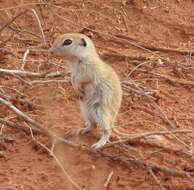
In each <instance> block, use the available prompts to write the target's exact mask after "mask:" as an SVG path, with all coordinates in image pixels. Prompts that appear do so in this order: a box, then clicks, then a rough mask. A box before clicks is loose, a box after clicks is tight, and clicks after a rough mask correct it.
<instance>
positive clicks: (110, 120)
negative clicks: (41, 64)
mask: <svg viewBox="0 0 194 190" xmlns="http://www.w3.org/2000/svg"><path fill="white" fill-rule="evenodd" d="M66 39H70V40H71V41H72V44H70V45H63V42H64V41H65V40H66ZM50 51H52V52H55V53H60V54H62V55H68V56H70V57H72V58H74V59H75V58H76V61H74V62H73V63H72V64H71V82H72V85H73V88H74V89H75V91H76V92H77V93H78V94H79V96H80V108H81V112H82V115H83V117H84V120H85V122H86V128H83V129H80V130H79V134H84V133H87V132H89V131H90V130H91V129H93V128H94V127H96V126H99V127H101V128H102V130H103V134H102V137H101V138H100V140H99V141H98V142H97V143H95V144H93V145H92V147H93V148H95V149H96V148H99V147H102V146H103V145H105V144H106V142H107V141H108V139H109V137H110V135H111V132H112V129H113V127H114V122H115V119H116V116H117V114H118V111H119V108H120V105H121V99H122V90H121V85H120V81H119V78H118V76H117V74H116V72H115V71H114V70H113V68H112V67H111V66H109V65H108V64H106V63H104V62H103V61H102V60H101V59H100V57H99V55H98V54H97V52H96V49H95V46H94V44H93V42H92V40H91V39H90V38H88V37H87V36H85V35H83V34H77V33H76V34H64V35H61V36H59V37H58V38H57V39H56V41H55V42H54V44H53V45H52V47H51V49H50Z"/></svg>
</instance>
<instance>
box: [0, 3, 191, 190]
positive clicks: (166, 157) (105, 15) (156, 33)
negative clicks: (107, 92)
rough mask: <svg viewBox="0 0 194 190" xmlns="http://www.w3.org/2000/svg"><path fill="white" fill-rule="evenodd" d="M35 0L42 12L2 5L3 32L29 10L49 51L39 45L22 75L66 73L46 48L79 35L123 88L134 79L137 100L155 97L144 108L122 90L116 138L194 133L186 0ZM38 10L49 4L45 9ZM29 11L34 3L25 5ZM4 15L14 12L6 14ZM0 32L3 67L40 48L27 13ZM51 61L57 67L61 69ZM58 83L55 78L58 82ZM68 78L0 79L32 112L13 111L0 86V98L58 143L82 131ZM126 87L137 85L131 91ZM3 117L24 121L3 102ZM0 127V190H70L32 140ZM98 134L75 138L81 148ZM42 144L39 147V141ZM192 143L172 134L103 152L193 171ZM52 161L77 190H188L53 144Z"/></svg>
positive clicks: (175, 180) (183, 183) (15, 65)
mask: <svg viewBox="0 0 194 190" xmlns="http://www.w3.org/2000/svg"><path fill="white" fill-rule="evenodd" d="M33 2H34V3H37V2H39V3H40V4H39V5H35V4H33V3H32V1H25V0H21V1H19V0H18V1H16V0H13V1H9V0H1V1H0V18H1V21H0V28H1V27H2V26H3V25H4V24H5V23H8V21H9V20H11V18H12V17H14V16H16V15H17V14H19V13H20V12H22V11H24V10H26V9H30V8H33V9H34V10H36V13H37V14H38V16H39V18H40V21H41V24H42V28H43V31H44V34H45V36H46V39H47V42H48V45H47V46H45V47H41V50H40V48H38V47H37V48H36V49H35V50H33V51H30V53H29V54H28V57H27V64H26V67H25V70H26V71H34V72H43V71H56V70H58V71H62V70H63V69H62V68H61V67H66V61H65V60H64V59H61V58H60V57H55V56H51V55H49V54H48V53H47V52H46V51H45V50H47V49H48V47H49V46H50V44H51V43H52V42H53V40H54V39H55V37H56V36H57V35H58V34H61V33H67V32H82V33H85V34H86V35H88V36H90V37H91V38H92V39H93V41H94V42H95V44H96V47H97V50H98V52H99V54H100V55H101V57H102V58H103V59H104V60H105V61H106V62H107V63H108V64H110V65H111V66H112V67H113V68H114V69H115V70H116V71H117V73H118V74H119V76H120V78H121V81H125V82H126V81H127V80H128V78H127V76H128V75H129V74H131V75H130V77H131V79H133V80H134V81H135V82H136V83H137V84H138V85H139V86H140V87H141V89H143V91H144V92H147V93H149V95H151V96H152V97H154V102H155V103H153V102H150V101H149V100H148V99H147V98H146V97H145V96H144V95H142V94H141V93H136V92H135V91H134V90H128V91H126V89H124V91H125V93H124V96H123V102H122V107H121V110H120V113H119V116H118V121H117V125H118V126H119V127H118V130H119V131H122V132H124V133H129V134H131V133H142V132H151V131H160V130H164V129H168V130H169V129H172V126H173V127H174V128H176V129H192V128H193V127H194V95H193V94H194V89H193V86H194V85H193V84H194V61H193V57H192V53H191V52H192V51H193V49H194V32H193V31H194V24H193V23H194V2H193V1H192V0H188V1H182V0H172V1H165V0H156V1H152V0H137V1H135V0H123V1H121V0H109V1H102V0H95V1H92V0H91V1H84V0H75V1H70V0H58V1H54V0H50V1H43V0H42V1H33ZM45 2H47V3H49V5H43V3H45ZM26 3H31V4H30V5H28V6H24V5H25V4H26ZM41 3H42V4H41ZM16 6H17V8H16ZM8 7H12V9H6V10H5V8H8ZM14 7H15V8H14ZM87 28H89V29H87ZM96 31H97V32H96ZM99 32H100V33H99ZM0 34H1V40H0V44H1V46H0V52H1V53H0V68H8V69H20V67H21V62H22V59H23V55H24V53H25V51H26V49H27V47H30V46H38V45H40V43H41V42H42V38H41V34H40V28H39V26H38V23H37V20H36V17H35V16H34V15H33V13H32V11H28V12H27V13H26V14H25V15H22V16H20V17H18V18H17V19H16V20H15V21H14V22H12V23H11V24H9V25H8V26H7V27H6V28H4V29H3V30H1V29H0ZM107 34H108V35H107ZM113 36H116V37H117V38H116V39H115V38H113ZM137 46H140V47H137ZM182 50H187V51H182ZM143 62H144V63H143ZM51 63H55V64H56V63H57V65H58V66H56V65H53V64H51ZM141 63H143V64H142V65H141V66H139V67H138V68H136V69H134V68H135V67H136V66H137V65H139V64H141ZM59 65H60V67H59ZM131 71H133V72H132V73H131ZM57 79H61V80H62V79H63V77H58V78H57ZM65 79H67V82H65V83H59V84H56V83H49V84H44V85H32V86H28V85H25V84H23V83H22V82H21V80H18V79H17V78H15V77H13V76H8V75H3V74H1V73H0V85H3V86H9V87H11V88H15V89H17V90H20V91H22V92H23V93H25V94H26V97H25V98H26V99H28V100H30V102H31V103H32V105H31V104H27V102H26V101H24V102H23V103H21V102H20V103H18V98H19V97H18V95H17V93H15V92H13V91H12V90H9V89H5V88H3V90H2V89H1V88H0V92H1V94H2V93H4V94H6V96H7V97H10V98H9V100H10V101H11V102H12V103H13V104H14V105H15V106H17V107H18V108H19V109H21V110H22V111H23V112H25V113H26V114H28V115H29V116H30V117H32V118H33V119H35V120H37V121H39V122H40V123H41V124H42V125H43V126H44V127H45V128H47V129H50V130H52V131H55V132H56V133H57V134H60V135H61V136H65V134H66V133H68V132H69V131H73V130H75V129H77V128H80V127H83V125H84V122H83V120H82V117H81V115H80V111H79V103H78V100H77V98H76V96H75V94H74V91H73V89H72V87H71V85H70V83H69V82H68V81H69V75H68V74H67V76H65ZM28 80H43V79H40V78H38V79H34V78H29V79H28ZM131 88H133V89H134V88H135V87H134V86H133V85H131ZM1 94H0V95H1ZM22 99H24V97H22ZM156 105H157V106H156ZM158 107H160V109H161V110H162V112H163V114H164V115H165V116H166V117H167V118H168V120H169V121H170V123H171V126H170V125H169V122H167V121H166V119H164V117H163V115H162V113H161V111H158ZM0 116H1V118H9V119H10V120H11V121H14V122H18V123H20V124H23V121H22V120H21V119H19V118H17V116H16V115H15V114H14V113H13V112H11V111H10V110H8V109H7V108H6V107H5V106H3V105H2V104H0ZM0 127H1V129H2V130H1V134H0V189H2V190H5V189H10V190H50V189H56V190H74V189H75V187H73V185H72V184H71V183H70V181H69V180H68V179H67V177H66V176H65V175H64V174H63V172H62V171H61V169H60V168H59V167H58V165H57V163H56V162H55V160H54V159H53V158H52V157H51V156H49V155H48V154H47V153H45V151H42V149H40V148H38V147H37V146H34V144H33V143H32V140H31V137H30V135H27V134H25V133H24V132H22V131H20V130H17V129H12V128H11V129H10V128H7V127H6V126H4V127H3V126H2V125H0ZM37 136H38V135H37ZM99 136H100V130H98V131H94V132H92V133H91V134H87V135H85V136H84V137H81V138H80V139H79V142H80V143H83V144H85V145H87V146H90V145H91V144H92V143H94V142H96V141H97V139H98V138H99ZM4 137H9V139H11V140H5V139H7V138H4ZM71 138H73V137H71ZM115 138H116V135H115V134H113V136H112V139H111V140H114V139H115ZM40 140H42V141H43V142H45V141H46V140H44V138H42V137H40ZM73 140H75V139H74V138H73ZM76 141H77V139H76ZM192 143H193V133H190V134H176V135H165V136H155V137H154V138H148V139H141V140H139V141H137V142H135V143H129V144H126V146H125V147H124V148H122V147H120V146H119V145H117V146H114V147H112V148H107V149H105V150H104V151H105V152H111V153H115V154H116V155H120V156H122V155H125V156H127V157H128V158H130V159H135V160H145V161H148V162H149V163H155V164H159V165H161V166H167V167H170V168H177V169H179V170H184V171H194V164H193V156H192V152H191V151H192V149H193V147H192ZM173 150H174V151H173ZM175 150H182V151H186V152H189V153H190V154H184V153H183V152H181V151H175ZM55 154H56V156H57V157H58V159H59V160H60V162H61V163H62V165H63V167H64V168H65V170H66V171H67V172H68V174H69V175H70V176H71V177H72V179H73V180H74V181H75V182H76V183H78V184H79V185H80V186H81V187H82V188H83V189H87V190H103V189H108V190H141V189H145V190H156V189H168V190H175V189H176V190H192V189H194V183H193V181H192V180H193V179H192V180H191V179H189V178H182V177H173V176H171V175H169V174H166V173H163V172H158V171H153V172H154V174H155V176H157V179H158V180H159V181H160V184H161V186H162V187H161V186H159V185H158V183H157V182H156V180H155V179H154V177H153V176H152V175H150V173H149V172H148V170H147V169H145V168H142V167H138V166H135V165H133V164H129V165H125V164H122V163H121V162H117V161H112V160H108V159H106V158H103V157H102V156H97V155H94V154H92V153H88V152H87V151H83V150H78V149H75V148H71V147H69V146H68V145H64V144H60V143H58V144H57V145H56V149H55ZM111 173H112V174H113V175H112V177H111V179H110V181H109V184H108V185H107V187H104V184H105V182H106V180H107V178H108V176H109V175H110V174H111Z"/></svg>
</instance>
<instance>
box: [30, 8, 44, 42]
mask: <svg viewBox="0 0 194 190" xmlns="http://www.w3.org/2000/svg"><path fill="white" fill-rule="evenodd" d="M30 10H31V11H32V12H33V14H34V16H35V18H36V20H37V21H38V25H39V28H40V31H41V35H42V39H43V44H44V45H47V41H46V38H45V35H44V31H43V28H42V25H41V22H40V19H39V17H38V14H37V12H36V11H35V9H30Z"/></svg>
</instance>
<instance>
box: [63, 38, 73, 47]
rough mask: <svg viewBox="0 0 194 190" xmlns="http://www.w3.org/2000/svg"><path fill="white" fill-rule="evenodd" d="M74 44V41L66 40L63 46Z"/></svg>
mask: <svg viewBox="0 0 194 190" xmlns="http://www.w3.org/2000/svg"><path fill="white" fill-rule="evenodd" d="M71 43H72V40H70V39H66V40H65V41H64V42H63V46H68V45H70V44H71Z"/></svg>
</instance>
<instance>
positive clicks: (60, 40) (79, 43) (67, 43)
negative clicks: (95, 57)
mask: <svg viewBox="0 0 194 190" xmlns="http://www.w3.org/2000/svg"><path fill="white" fill-rule="evenodd" d="M49 51H50V52H53V53H57V54H60V55H69V56H72V57H76V58H78V59H84V58H87V57H88V56H91V54H96V50H95V46H94V44H93V42H92V40H91V39H90V38H89V37H87V36H86V35H84V34H79V33H74V34H63V35H60V36H59V37H57V39H56V40H55V41H54V43H53V45H52V47H51V48H50V49H49Z"/></svg>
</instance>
